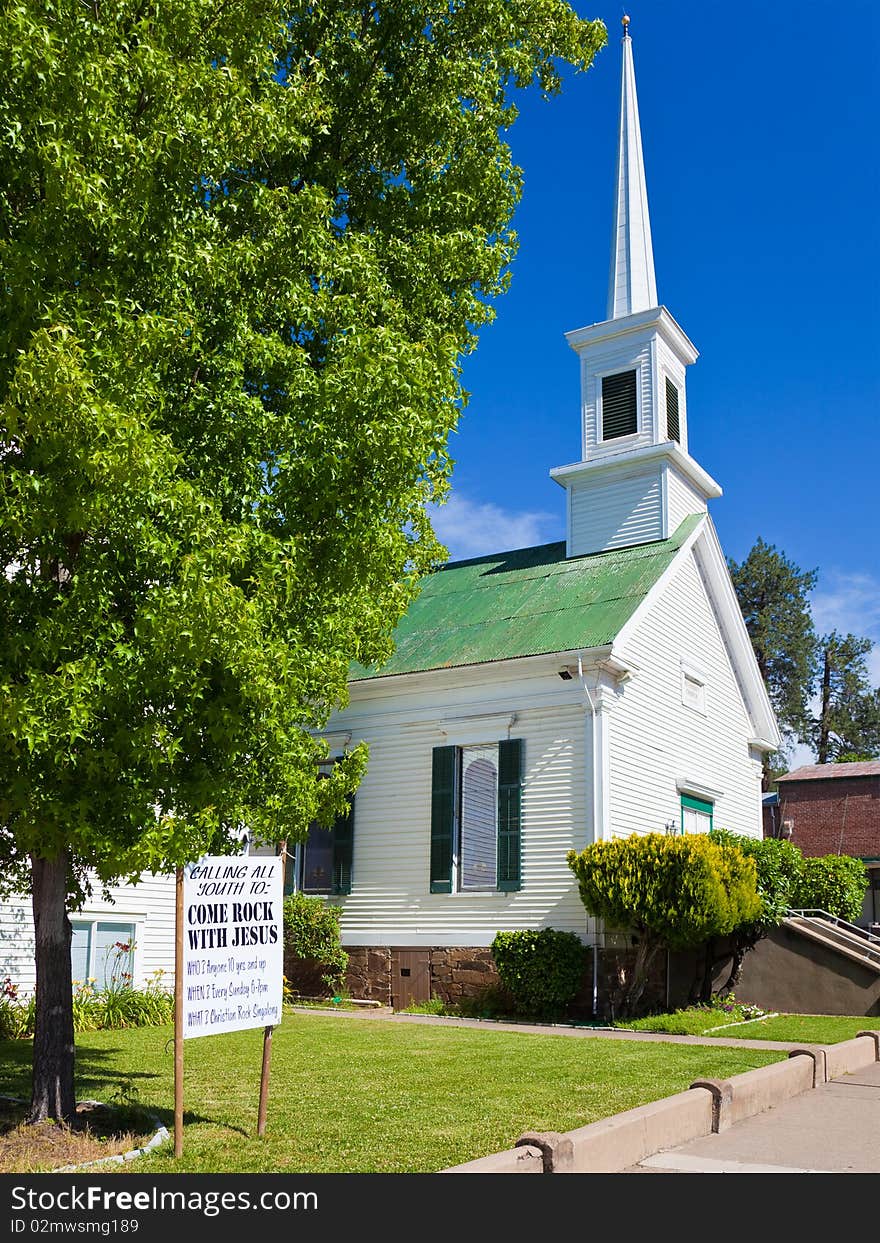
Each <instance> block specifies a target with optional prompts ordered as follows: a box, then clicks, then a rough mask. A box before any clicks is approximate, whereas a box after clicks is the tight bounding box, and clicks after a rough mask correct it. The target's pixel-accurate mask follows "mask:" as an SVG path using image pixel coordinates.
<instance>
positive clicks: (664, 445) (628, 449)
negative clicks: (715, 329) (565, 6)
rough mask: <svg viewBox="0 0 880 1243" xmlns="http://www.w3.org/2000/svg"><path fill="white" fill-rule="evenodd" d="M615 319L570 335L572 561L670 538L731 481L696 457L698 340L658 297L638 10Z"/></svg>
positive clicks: (627, 104)
mask: <svg viewBox="0 0 880 1243" xmlns="http://www.w3.org/2000/svg"><path fill="white" fill-rule="evenodd" d="M621 42H622V46H623V65H622V73H621V85H620V127H619V134H618V148H617V185H616V196H615V201H614V228H613V232H612V236H611V269H610V275H609V280H608V304H607V310H606V315H607V318H606V319H604V320H603V321H602V322H601V323H598V324H591V325H590V326H589V327H588V328H578V329H576V330H575V331H574V332H569V333H566V340H567V341H568V343H569V345H570V346H571V347H572V349H573V350H574V351H575V352H576V353H577V355H578V357H579V359H580V364H581V445H582V448H581V461H580V462H575V463H573V464H572V465H569V466H557V467H556V468H555V469H554V470H552V471H551V472H550V475H551V478H553V479H555V480H556V482H557V483H558V484H560V485H561V486H562V487H563V488H565V490H566V514H567V518H566V550H567V555H568V556H569V557H577V556H583V555H584V554H586V553H594V552H604V551H607V550H609V549H613V548H627V547H630V546H631V545H634V544H644V543H649V542H651V541H654V540H662V539H666V538H667V537H668V536H670V535H671V534H672V533H673V532H674V531H675V529H676V527H677V526H678V525H679V523H680V522H681V521H682V520H683V519H684V518H685V517H687V515H688V514H695V513H700V512H703V511H705V510H706V508H707V502H708V500H709V499H710V498H711V497H717V496H720V495H721V488H720V487H719V486H718V484H717V483H716V482H715V480H714V479H712V477H711V476H710V475H708V474H707V473H706V471H704V470H703V469H702V467H701V466H699V465H698V464H697V463H696V462H695V461H694V459H693V458H692V457H691V456H690V454H689V453H688V447H687V446H688V409H687V387H686V376H685V372H686V369H687V367H688V366H690V364H691V363H694V362H696V360H697V351H696V349H695V348H694V346H693V345H692V343H691V341H690V340H689V339H688V337H687V336H686V335H685V333H684V332H683V331H682V329H681V328H680V327H679V325H678V324H677V323H676V321H675V320H674V319H673V317H672V316H671V315H670V314H669V312H668V311H667V309H666V307H665V306H661V305H660V304H659V302H658V298H657V283H656V279H655V276H654V251H653V247H652V244H651V222H650V218H649V215H648V194H647V188H646V183H645V163H644V158H643V155H642V135H641V130H640V127H639V106H638V99H637V97H636V79H635V70H634V68H633V54H632V39H631V38H630V35H629V18H628V17H624V19H623V39H622V41H621Z"/></svg>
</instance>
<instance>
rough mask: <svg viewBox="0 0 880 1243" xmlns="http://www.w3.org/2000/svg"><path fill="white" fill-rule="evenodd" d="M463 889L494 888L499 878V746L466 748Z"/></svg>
mask: <svg viewBox="0 0 880 1243" xmlns="http://www.w3.org/2000/svg"><path fill="white" fill-rule="evenodd" d="M459 757H460V764H461V813H460V815H459V818H458V843H457V846H458V849H457V850H456V851H455V856H456V859H457V863H458V887H459V889H476V890H480V889H494V888H495V881H496V877H497V872H498V868H497V864H498V860H497V850H498V848H497V843H496V839H497V834H498V744H497V743H495V744H494V745H491V746H481V747H462V748H461V749H460V751H459Z"/></svg>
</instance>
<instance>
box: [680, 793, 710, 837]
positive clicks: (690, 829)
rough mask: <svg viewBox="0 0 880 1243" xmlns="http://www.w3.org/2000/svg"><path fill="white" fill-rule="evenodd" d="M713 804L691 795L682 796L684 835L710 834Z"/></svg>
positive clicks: (682, 827) (682, 828)
mask: <svg viewBox="0 0 880 1243" xmlns="http://www.w3.org/2000/svg"><path fill="white" fill-rule="evenodd" d="M712 811H713V804H712V803H708V802H706V800H705V799H702V798H692V797H691V795H690V794H682V796H681V831H682V833H708V832H709V830H710V829H711V828H712Z"/></svg>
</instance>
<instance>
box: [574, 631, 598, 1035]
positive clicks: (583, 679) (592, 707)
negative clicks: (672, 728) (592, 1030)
mask: <svg viewBox="0 0 880 1243" xmlns="http://www.w3.org/2000/svg"><path fill="white" fill-rule="evenodd" d="M578 677H579V678H580V680H581V686H582V687H583V688H584V694H585V695H586V697H587V703H588V704H589V705H590V717H591V718H592V719H591V724H590V745H591V749H592V760H593V763H592V774H591V776H592V780H593V784H594V788H595V781H596V705H595V704H594V703H593V696H592V695H591V694H590V688H589V687H588V686H587V679H586V677H585V676H584V661H583V657H582V656H581V654H580V653H578ZM594 827H595V826H594ZM598 1013H599V934H598V932H597V922H596V920H595V918H594V920H593V1018H594V1019H595V1018H596V1017H597V1015H598Z"/></svg>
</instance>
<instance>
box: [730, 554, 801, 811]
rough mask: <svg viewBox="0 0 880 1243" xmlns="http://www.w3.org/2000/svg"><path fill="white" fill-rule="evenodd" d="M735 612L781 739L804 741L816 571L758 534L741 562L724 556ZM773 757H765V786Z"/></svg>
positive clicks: (770, 773)
mask: <svg viewBox="0 0 880 1243" xmlns="http://www.w3.org/2000/svg"><path fill="white" fill-rule="evenodd" d="M728 566H729V569H730V574H731V578H732V579H733V585H734V587H735V589H736V594H737V598H738V600H739V606H740V610H741V611H742V615H743V619H744V620H745V623H746V629H747V630H748V632H749V637H750V639H751V640H752V647H753V648H754V651H755V657H756V659H757V662H758V668H759V669H760V671H761V676H762V677H763V679H764V682H765V684H766V687H767V692H768V694H769V696H770V702H771V703H772V705H773V710H774V712H775V713H776V718H777V720H778V722H779V727H780V730H781V732H782V735H783V738H784V739H785V741H786V742H787V743H789V744H791V743H794V742H797V741H801V742H806V741H807V739H808V735H809V728H810V710H809V706H810V696H811V694H812V691H813V687H814V684H815V677H816V659H817V649H818V644H817V639H816V632H815V629H814V626H813V619H812V615H811V613H810V601H809V593H810V592H811V591H812V589H813V587H814V586H815V585H816V578H817V573H816V571H815V570H802V569H800V567H799V566H797V565H795V563H794V562H793V561H791V560H789V558H788V557H786V556H785V554H784V553H782V552H780V551H779V549H777V548H776V547H775V546H774V545H773V544H765V543H764V541H763V539H761V538H760V537H759V538H758V539H757V540H756V542H755V545H754V547H753V548H752V549H751V551H750V552H749V554H748V556H747V557H746V558H745V560H744V561H742V562H740V563H737V562H736V561H734V560H733V559H729V560H728ZM772 770H773V757H771V756H766V757H765V760H764V787H765V789H766V788H768V786H769V784H770V781H771V775H772Z"/></svg>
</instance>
